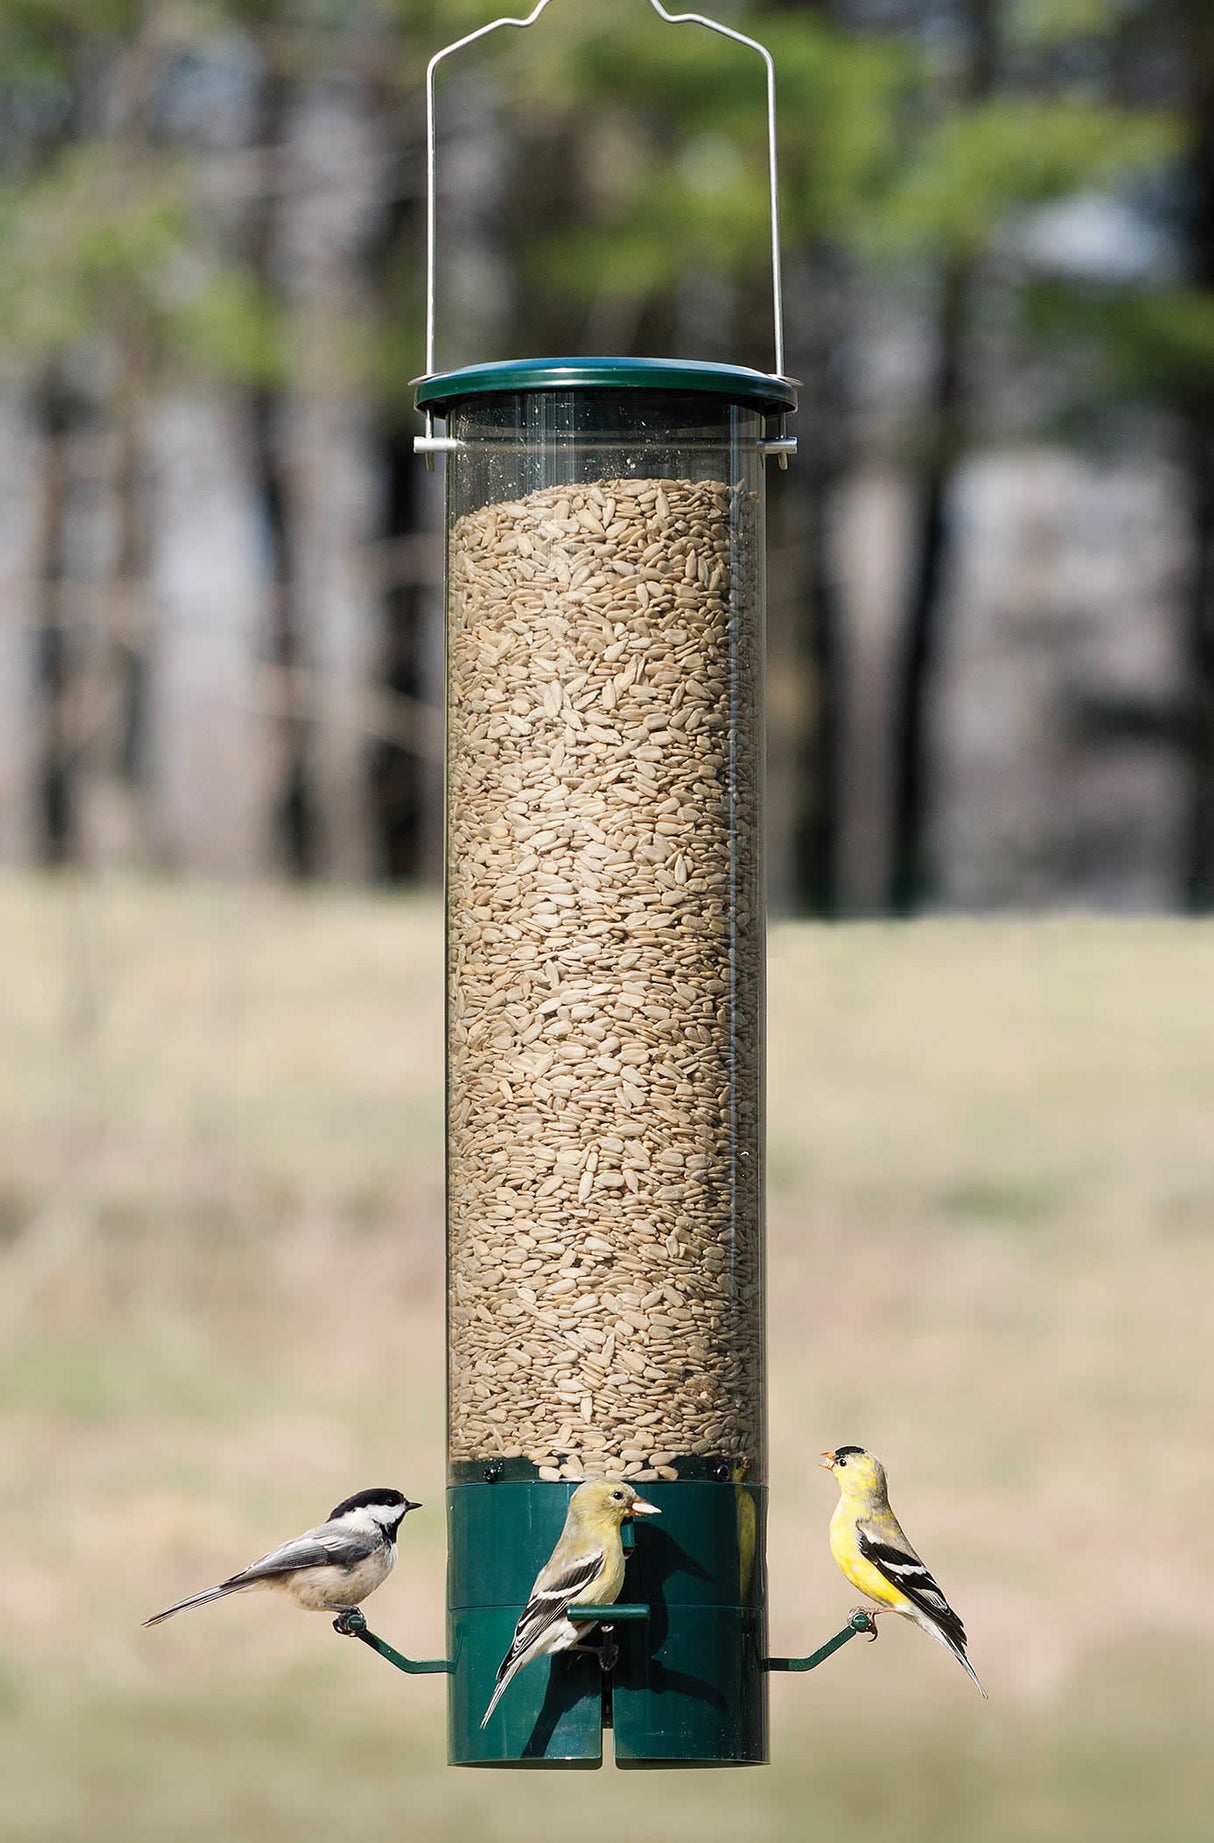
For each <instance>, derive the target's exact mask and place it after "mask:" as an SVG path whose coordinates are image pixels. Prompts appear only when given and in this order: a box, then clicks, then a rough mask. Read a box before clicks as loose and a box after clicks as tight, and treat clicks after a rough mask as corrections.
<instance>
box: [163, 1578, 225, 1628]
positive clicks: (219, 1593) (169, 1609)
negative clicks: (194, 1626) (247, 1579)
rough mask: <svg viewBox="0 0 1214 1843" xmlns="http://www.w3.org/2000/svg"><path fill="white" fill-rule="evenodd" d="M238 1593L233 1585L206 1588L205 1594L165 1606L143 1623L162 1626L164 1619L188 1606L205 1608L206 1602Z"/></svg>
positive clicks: (195, 1595) (182, 1611) (193, 1595)
mask: <svg viewBox="0 0 1214 1843" xmlns="http://www.w3.org/2000/svg"><path fill="white" fill-rule="evenodd" d="M239 1592H240V1587H239V1586H236V1585H235V1584H226V1583H225V1585H224V1586H222V1587H208V1588H207V1590H206V1592H205V1593H192V1594H191V1595H190V1597H189V1599H188V1600H178V1602H177V1604H176V1606H166V1607H165V1609H164V1611H163V1612H162V1613H153V1615H152V1617H151V1618H150V1619H145V1620H144V1622H143V1623H144V1625H145V1626H148V1625H162V1624H163V1623H164V1621H165V1620H166V1619H171V1618H172V1617H173V1614H174V1613H184V1612H185V1610H186V1608H187V1607H189V1606H205V1605H206V1604H207V1601H208V1600H222V1599H225V1598H226V1597H227V1595H228V1594H230V1593H239Z"/></svg>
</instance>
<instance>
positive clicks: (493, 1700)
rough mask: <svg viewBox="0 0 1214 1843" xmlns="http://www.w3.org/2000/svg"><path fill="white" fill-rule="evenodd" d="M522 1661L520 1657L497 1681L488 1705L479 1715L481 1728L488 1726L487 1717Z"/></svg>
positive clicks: (508, 1685) (503, 1693)
mask: <svg viewBox="0 0 1214 1843" xmlns="http://www.w3.org/2000/svg"><path fill="white" fill-rule="evenodd" d="M522 1661H523V1660H522V1658H519V1660H518V1663H516V1664H515V1665H514V1667H513V1669H511V1670H508V1671H507V1672H506V1674H505V1676H504V1677H503V1678H502V1679H501V1681H500V1682H499V1683H498V1685H497V1688H496V1689H495V1690H494V1692H493V1694H492V1696H491V1697H490V1698H489V1707H488V1708H487V1709H486V1710H485V1713H484V1714H483V1715H482V1716H481V1727H482V1728H487V1727H488V1726H489V1717H490V1716H491V1715H492V1713H493V1711H494V1709H495V1708H496V1707H497V1705H498V1703H499V1702H500V1701H501V1699H502V1697H503V1696H504V1695H505V1693H506V1691H507V1690H508V1689H509V1687H510V1684H511V1682H512V1681H513V1679H514V1673H515V1671H516V1670H517V1669H518V1667H519V1664H521V1663H522Z"/></svg>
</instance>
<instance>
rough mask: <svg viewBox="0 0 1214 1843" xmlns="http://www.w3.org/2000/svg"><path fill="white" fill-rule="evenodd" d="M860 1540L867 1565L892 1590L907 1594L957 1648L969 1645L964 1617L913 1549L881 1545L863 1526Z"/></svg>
mask: <svg viewBox="0 0 1214 1843" xmlns="http://www.w3.org/2000/svg"><path fill="white" fill-rule="evenodd" d="M856 1540H857V1542H858V1543H859V1545H860V1553H861V1555H863V1557H864V1559H865V1561H871V1562H872V1564H873V1567H874V1568H877V1569H879V1571H880V1572H881V1573H882V1574H883V1575H884V1576H885V1578H886V1580H887V1581H888V1582H889V1584H890V1586H891V1587H896V1588H897V1589H898V1591H899V1592H900V1593H904V1594H905V1595H906V1597H907V1599H908V1600H910V1601H911V1602H912V1604H913V1605H915V1606H917V1607H918V1609H919V1611H920V1612H921V1613H923V1614H925V1615H926V1617H927V1618H928V1619H930V1620H931V1621H932V1622H933V1624H935V1625H937V1626H939V1628H940V1630H941V1632H944V1633H946V1634H947V1635H948V1637H949V1638H950V1639H951V1640H952V1641H953V1643H954V1644H957V1645H964V1644H965V1642H966V1639H965V1627H964V1626H963V1625H962V1623H961V1618H960V1615H959V1614H957V1613H955V1612H954V1611H953V1609H952V1607H951V1606H950V1605H949V1603H948V1601H947V1600H946V1599H945V1597H944V1593H943V1590H942V1589H941V1587H940V1586H939V1584H938V1582H937V1581H936V1579H935V1577H934V1576H933V1575H932V1573H931V1571H930V1569H928V1568H927V1567H926V1566H925V1565H924V1563H923V1562H921V1561H920V1559H919V1557H918V1556H917V1555H914V1554H912V1553H911V1551H910V1549H909V1548H906V1549H900V1548H894V1547H893V1546H892V1544H890V1543H888V1542H882V1541H880V1539H879V1538H877V1537H876V1536H873V1535H870V1534H869V1532H868V1531H867V1530H866V1529H865V1527H864V1525H863V1524H862V1523H857V1525H856Z"/></svg>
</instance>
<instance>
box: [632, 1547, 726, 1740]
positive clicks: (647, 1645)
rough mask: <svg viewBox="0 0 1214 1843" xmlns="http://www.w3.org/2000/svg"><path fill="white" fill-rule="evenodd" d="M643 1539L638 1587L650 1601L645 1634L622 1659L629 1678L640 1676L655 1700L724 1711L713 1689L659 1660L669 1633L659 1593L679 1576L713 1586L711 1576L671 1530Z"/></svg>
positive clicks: (703, 1680) (664, 1599) (720, 1697)
mask: <svg viewBox="0 0 1214 1843" xmlns="http://www.w3.org/2000/svg"><path fill="white" fill-rule="evenodd" d="M645 1535H646V1540H645V1545H644V1559H643V1561H641V1560H640V1557H639V1556H638V1573H637V1582H638V1586H639V1587H640V1588H641V1590H642V1591H643V1592H644V1595H645V1598H646V1599H647V1601H648V1602H649V1609H650V1610H649V1618H648V1620H647V1621H646V1622H645V1628H644V1632H643V1634H638V1635H637V1638H636V1639H634V1641H633V1643H632V1645H630V1646H629V1647H628V1652H627V1653H626V1654H625V1655H626V1657H627V1659H628V1662H629V1663H630V1664H631V1665H632V1669H631V1670H627V1677H633V1676H639V1675H643V1676H644V1679H645V1687H646V1689H647V1690H649V1691H650V1692H651V1694H653V1695H657V1696H662V1695H682V1696H690V1697H692V1699H693V1700H694V1701H696V1702H701V1703H704V1704H705V1705H706V1706H707V1707H709V1708H712V1709H716V1710H718V1711H719V1712H723V1711H724V1709H725V1698H724V1696H723V1695H722V1694H721V1691H720V1689H719V1688H718V1687H717V1686H716V1684H714V1683H710V1682H709V1681H708V1680H707V1679H706V1678H704V1677H699V1676H696V1675H695V1674H693V1673H692V1672H691V1671H687V1670H672V1669H671V1667H670V1665H669V1664H664V1663H663V1662H662V1660H661V1659H660V1657H659V1656H658V1653H659V1652H660V1651H661V1650H662V1649H663V1647H664V1646H665V1644H666V1640H667V1638H668V1637H669V1634H670V1614H669V1611H668V1609H667V1596H666V1594H665V1592H664V1591H663V1589H664V1588H665V1586H666V1583H667V1582H668V1581H670V1580H672V1579H674V1578H675V1577H677V1576H680V1575H685V1576H687V1577H688V1578H689V1579H691V1580H696V1581H704V1582H706V1583H711V1582H712V1580H713V1575H712V1573H711V1571H710V1570H709V1569H708V1568H705V1567H704V1566H703V1564H702V1563H700V1562H698V1561H697V1560H696V1559H695V1557H694V1556H693V1555H689V1554H688V1552H687V1550H686V1549H685V1548H684V1547H683V1545H682V1543H681V1542H679V1541H678V1539H677V1538H676V1537H675V1536H673V1535H671V1533H670V1531H669V1530H667V1529H659V1528H652V1529H648V1530H646V1532H645ZM642 1646H643V1650H642V1649H641V1647H642ZM638 1653H639V1655H638Z"/></svg>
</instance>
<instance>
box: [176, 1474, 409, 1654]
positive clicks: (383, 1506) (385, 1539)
mask: <svg viewBox="0 0 1214 1843" xmlns="http://www.w3.org/2000/svg"><path fill="white" fill-rule="evenodd" d="M420 1509H421V1505H420V1504H411V1503H410V1502H409V1499H408V1498H407V1497H406V1496H405V1494H404V1492H403V1491H392V1490H389V1489H382V1490H378V1491H356V1492H355V1494H354V1496H353V1497H347V1498H344V1499H343V1500H342V1502H341V1503H340V1504H338V1506H337V1508H336V1509H335V1510H331V1511H330V1512H329V1516H328V1519H327V1521H326V1522H324V1523H318V1524H317V1526H316V1528H315V1529H310V1530H306V1531H305V1532H304V1534H303V1535H302V1536H296V1537H295V1539H294V1541H293V1542H284V1543H283V1545H282V1547H281V1548H280V1549H274V1550H272V1551H271V1553H270V1554H269V1555H263V1556H262V1558H261V1560H260V1561H255V1562H254V1563H253V1565H252V1567H251V1568H242V1569H241V1571H240V1573H239V1574H232V1575H229V1577H228V1579H227V1580H226V1581H221V1582H220V1583H219V1586H218V1587H208V1588H207V1590H206V1592H205V1593H195V1594H191V1595H190V1598H189V1599H188V1600H178V1602H177V1604H176V1606H170V1607H167V1608H166V1609H165V1611H164V1612H163V1613H157V1614H155V1616H154V1617H153V1618H151V1619H145V1620H144V1622H143V1623H144V1625H159V1624H160V1622H161V1620H162V1619H171V1618H172V1617H173V1614H174V1613H182V1612H184V1611H185V1609H186V1607H187V1606H205V1605H206V1603H207V1601H208V1600H222V1599H223V1598H224V1597H225V1595H227V1594H229V1593H243V1592H244V1591H245V1589H246V1588H249V1587H274V1588H277V1589H278V1590H279V1592H281V1593H286V1594H289V1595H290V1597H291V1598H292V1599H293V1600H294V1602H295V1604H296V1605H297V1606H302V1607H303V1608H304V1609H305V1611H307V1612H310V1613H344V1612H349V1611H351V1610H352V1609H353V1608H354V1607H356V1606H358V1605H359V1604H360V1602H361V1601H363V1600H365V1599H366V1597H367V1595H368V1594H370V1593H374V1592H375V1589H376V1588H377V1587H382V1586H383V1583H384V1582H385V1581H386V1580H387V1578H388V1576H389V1575H390V1574H391V1572H392V1567H393V1564H394V1563H395V1561H396V1532H397V1531H398V1529H399V1528H400V1526H401V1524H402V1522H403V1521H404V1519H405V1517H406V1516H407V1515H408V1513H409V1512H410V1511H411V1510H420Z"/></svg>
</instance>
